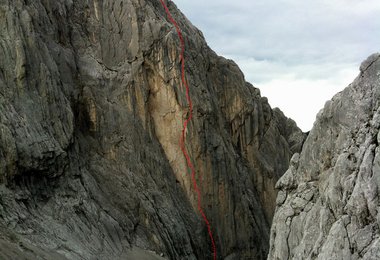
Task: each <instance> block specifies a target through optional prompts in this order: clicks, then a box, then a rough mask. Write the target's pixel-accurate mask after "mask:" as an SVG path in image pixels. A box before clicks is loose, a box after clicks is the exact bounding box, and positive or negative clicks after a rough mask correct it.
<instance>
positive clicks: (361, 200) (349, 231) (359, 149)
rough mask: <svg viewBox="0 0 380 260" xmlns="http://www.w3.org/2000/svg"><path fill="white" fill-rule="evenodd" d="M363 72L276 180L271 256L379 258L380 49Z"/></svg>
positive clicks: (339, 96)
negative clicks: (275, 204)
mask: <svg viewBox="0 0 380 260" xmlns="http://www.w3.org/2000/svg"><path fill="white" fill-rule="evenodd" d="M360 71H361V72H360V75H359V76H358V77H357V78H356V79H355V81H354V82H353V83H352V84H351V85H350V86H348V87H347V88H346V89H345V90H343V91H342V92H340V93H338V94H337V95H336V96H335V97H334V98H333V99H332V100H331V101H328V102H327V103H326V105H325V107H324V109H323V110H321V112H320V113H319V114H318V116H317V121H316V122H315V124H314V127H313V129H312V130H311V132H310V134H309V136H308V138H307V140H306V142H305V144H304V147H303V149H302V152H301V153H300V154H295V155H294V156H293V157H292V160H291V165H290V168H289V169H288V171H287V172H286V173H285V175H284V176H283V177H282V178H281V179H280V180H279V181H278V183H277V188H279V189H280V191H279V193H278V197H277V209H276V213H275V216H274V219H273V226H272V229H271V240H270V253H269V257H268V259H321V260H322V259H323V260H325V259H379V258H380V200H379V192H380V147H379V142H380V133H379V129H380V54H374V55H372V56H370V57H369V58H368V59H367V60H366V61H365V62H363V63H362V65H361V67H360Z"/></svg>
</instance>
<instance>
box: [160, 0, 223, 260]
mask: <svg viewBox="0 0 380 260" xmlns="http://www.w3.org/2000/svg"><path fill="white" fill-rule="evenodd" d="M160 1H161V4H162V6H163V7H164V9H165V12H166V14H167V16H168V18H169V20H170V22H171V23H172V24H173V25H174V27H175V29H176V31H177V34H178V37H179V39H180V42H181V53H180V60H181V75H182V76H181V77H182V84H183V85H184V86H185V88H186V99H187V102H188V104H189V116H188V117H187V118H186V120H185V122H184V123H183V128H182V135H181V137H180V140H179V144H180V147H181V150H182V153H183V155H184V156H185V158H186V162H187V166H188V168H190V170H191V180H192V182H193V186H194V190H195V192H196V193H197V196H198V211H199V213H200V214H201V215H202V217H203V220H204V222H205V223H206V226H207V231H208V235H209V237H210V239H211V244H212V251H213V254H214V260H216V246H215V241H214V237H213V235H212V231H211V225H210V222H209V221H208V219H207V217H206V214H205V213H204V211H203V209H202V205H201V192H200V190H199V188H198V185H197V181H196V179H195V168H194V165H193V163H192V162H191V159H190V156H189V154H188V153H187V151H186V148H185V141H186V134H185V132H186V129H187V125H188V123H189V122H190V121H191V119H192V118H193V102H192V101H191V98H190V89H189V85H188V84H187V81H186V80H185V41H184V39H183V36H182V32H181V29H180V28H179V26H178V24H177V22H176V21H175V20H174V19H173V17H172V15H171V13H170V11H169V9H168V7H167V6H166V4H165V2H164V1H163V0H160Z"/></svg>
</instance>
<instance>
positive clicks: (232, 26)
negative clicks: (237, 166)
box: [174, 0, 380, 131]
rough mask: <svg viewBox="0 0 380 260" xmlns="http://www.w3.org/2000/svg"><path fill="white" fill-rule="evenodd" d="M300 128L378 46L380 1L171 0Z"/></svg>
mask: <svg viewBox="0 0 380 260" xmlns="http://www.w3.org/2000/svg"><path fill="white" fill-rule="evenodd" d="M174 2H175V3H176V5H177V6H178V7H179V8H180V9H181V11H182V12H183V13H184V14H185V15H186V16H187V18H189V20H190V21H191V22H192V23H193V24H194V25H196V26H197V27H198V28H199V29H200V30H201V31H202V32H203V33H204V36H205V38H206V40H207V42H208V44H209V45H210V47H211V48H212V49H214V50H215V51H216V52H217V53H218V54H219V55H222V56H225V57H227V58H230V59H233V60H234V61H235V62H236V63H237V64H238V65H239V67H240V68H241V70H242V71H243V72H244V74H245V77H246V80H247V81H249V82H251V83H252V84H253V85H254V86H256V87H258V88H260V90H261V94H262V95H263V96H266V97H268V99H269V103H270V104H271V106H272V107H279V108H280V109H281V110H282V111H284V113H285V114H286V115H287V116H288V117H291V118H293V119H294V120H295V121H296V122H297V124H298V126H299V127H301V129H302V130H304V131H308V130H310V129H311V127H312V125H313V122H314V120H315V116H316V114H317V113H318V111H319V110H320V109H321V108H323V106H324V103H325V102H326V101H327V100H328V99H330V98H331V97H332V96H333V95H334V94H335V93H337V92H339V91H341V90H342V89H343V88H344V87H346V86H347V85H348V84H349V83H351V82H352V81H353V80H354V78H355V77H356V76H357V75H358V73H359V69H358V68H359V65H360V63H361V62H362V61H363V60H364V59H365V58H367V57H368V56H369V55H370V54H372V53H374V52H379V51H380V0H360V1H359V0H232V1H231V0H174Z"/></svg>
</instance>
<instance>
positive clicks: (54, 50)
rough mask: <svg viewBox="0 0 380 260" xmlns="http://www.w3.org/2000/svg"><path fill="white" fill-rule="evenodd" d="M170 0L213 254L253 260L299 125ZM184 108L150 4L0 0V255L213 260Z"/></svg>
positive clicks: (173, 62) (263, 251)
mask: <svg viewBox="0 0 380 260" xmlns="http://www.w3.org/2000/svg"><path fill="white" fill-rule="evenodd" d="M167 4H168V6H169V9H170V11H171V12H172V15H173V17H174V18H175V19H176V20H177V22H178V23H179V25H180V27H181V29H182V31H183V34H184V37H185V41H186V53H185V56H186V62H187V63H186V75H187V81H188V82H189V85H190V95H191V97H192V100H193V103H194V119H193V121H192V122H191V123H190V125H189V127H188V130H187V144H186V145H187V149H188V151H189V153H190V155H191V158H192V160H193V162H194V164H195V167H196V169H197V181H198V185H199V186H200V189H201V192H202V207H203V208H204V210H205V212H206V215H207V216H208V218H209V220H210V222H211V226H212V229H213V232H214V236H215V240H216V244H217V248H218V257H219V258H220V259H230V260H231V259H265V258H266V256H267V254H268V249H269V226H270V223H271V219H272V216H273V211H274V208H275V198H276V191H275V189H274V185H275V183H276V182H277V180H278V178H279V177H280V176H281V175H282V174H283V173H284V172H285V170H286V169H287V168H288V162H289V160H290V158H291V156H292V154H293V153H295V152H299V151H300V148H301V146H302V143H303V140H304V134H303V133H302V132H301V131H300V130H299V129H298V128H297V126H296V125H295V123H294V122H293V121H292V120H290V119H287V118H286V117H285V116H284V115H283V114H282V113H281V111H279V110H272V109H271V108H270V106H269V104H268V102H267V100H266V98H262V97H261V96H260V92H259V90H258V89H256V88H254V87H253V86H251V85H250V84H248V83H246V82H245V80H244V77H243V75H242V73H241V71H240V70H239V68H238V67H237V66H236V64H235V63H234V62H232V61H230V60H226V59H224V58H222V57H219V56H217V55H216V54H215V53H214V52H213V51H212V50H210V48H209V47H208V46H207V44H206V42H205V40H204V38H203V36H202V34H201V32H200V31H199V30H197V29H196V28H195V27H194V26H193V25H192V24H191V23H190V22H189V21H188V20H187V19H186V17H185V16H183V15H182V14H181V13H180V12H179V11H178V9H177V8H176V7H175V5H174V4H173V2H167ZM186 113H187V103H186V101H185V95H184V89H183V87H182V86H181V84H180V64H179V40H178V37H177V34H176V32H175V30H174V28H173V26H172V25H171V24H170V23H169V22H168V21H167V18H166V14H165V12H164V9H163V8H162V6H161V4H160V1H156V0H151V1H148V0H123V1H122V0H89V1H83V0H54V1H53V0H34V1H25V0H13V1H7V0H0V133H1V134H0V258H2V259H3V258H4V259H15V258H20V259H23V258H26V259H33V258H36V259H41V258H42V259H126V258H131V259H143V257H147V258H148V259H161V257H164V258H166V259H211V251H210V248H211V246H210V241H209V238H208V235H207V230H206V228H205V225H204V223H203V221H202V219H201V217H200V216H199V214H198V211H197V209H196V205H195V202H196V199H197V198H196V197H195V193H194V191H193V187H192V185H191V182H190V176H189V174H188V172H187V169H186V166H185V160H184V157H183V156H182V153H181V151H180V149H179V137H180V131H181V128H182V123H183V120H184V118H185V115H186ZM160 255H161V257H160Z"/></svg>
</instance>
